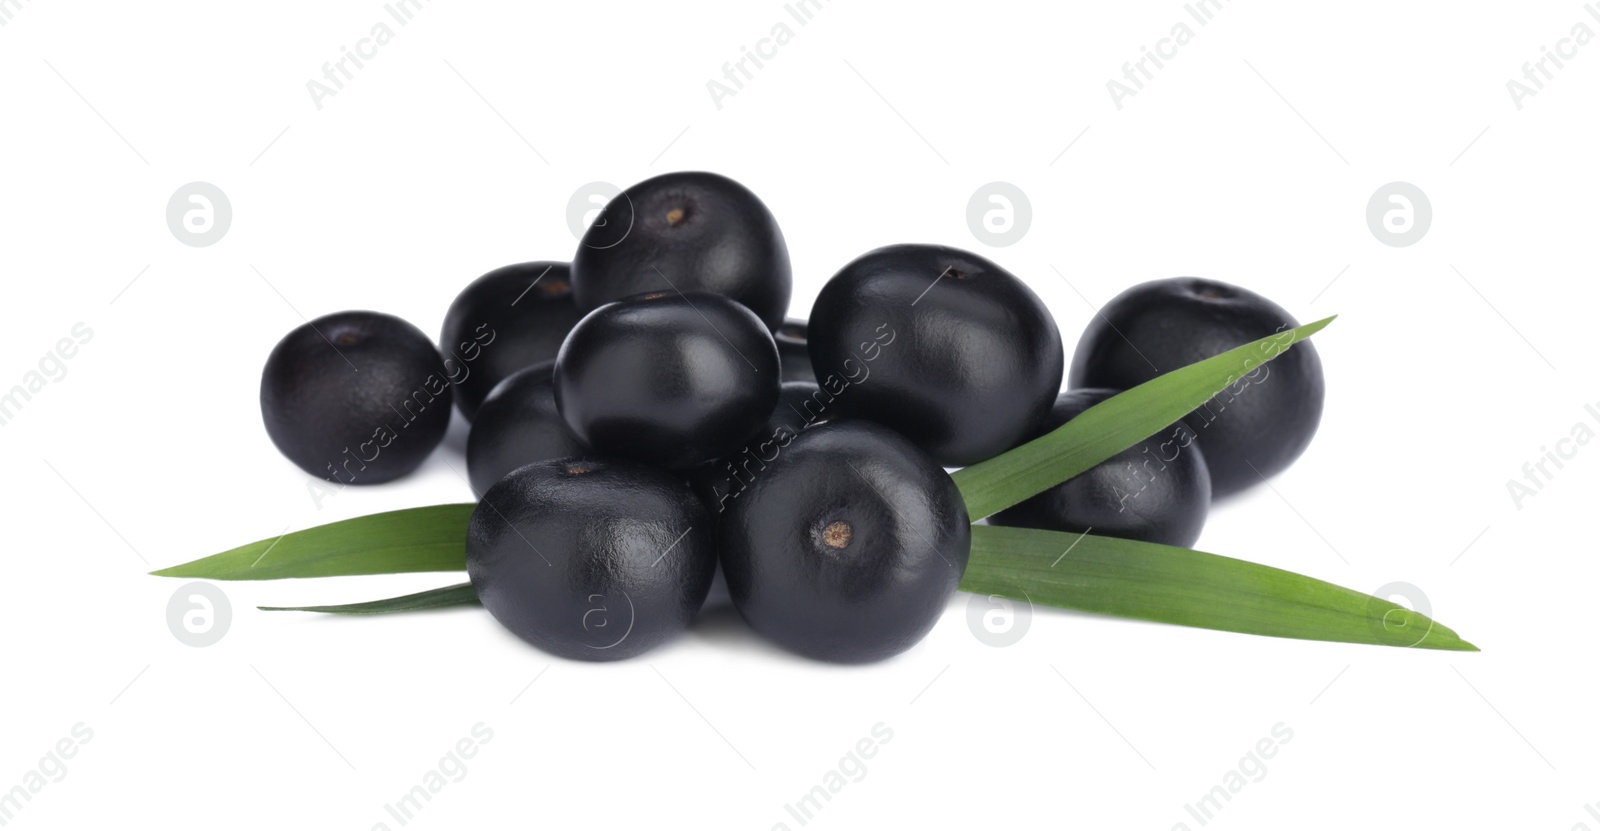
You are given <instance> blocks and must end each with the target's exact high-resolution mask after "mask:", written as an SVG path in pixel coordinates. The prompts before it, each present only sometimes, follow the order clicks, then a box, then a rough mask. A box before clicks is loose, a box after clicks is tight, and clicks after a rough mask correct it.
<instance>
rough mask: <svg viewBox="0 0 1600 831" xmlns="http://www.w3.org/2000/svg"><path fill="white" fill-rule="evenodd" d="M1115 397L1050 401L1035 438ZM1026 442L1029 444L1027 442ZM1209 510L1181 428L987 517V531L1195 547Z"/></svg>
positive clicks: (1207, 488) (1205, 487)
mask: <svg viewBox="0 0 1600 831" xmlns="http://www.w3.org/2000/svg"><path fill="white" fill-rule="evenodd" d="M1116 394H1117V390H1105V389H1076V390H1070V391H1068V392H1064V393H1062V394H1061V395H1060V397H1058V398H1057V399H1056V404H1055V406H1054V407H1051V408H1050V415H1049V417H1048V418H1046V419H1045V421H1044V424H1042V425H1040V429H1039V431H1038V434H1039V435H1041V436H1042V435H1044V434H1045V433H1048V432H1050V431H1051V430H1054V429H1056V428H1057V427H1060V426H1061V425H1063V424H1066V423H1067V422H1068V421H1071V420H1072V419H1073V418H1076V417H1077V416H1078V415H1080V414H1081V413H1082V412H1083V411H1084V410H1087V409H1089V408H1090V407H1092V406H1094V405H1096V404H1099V403H1100V402H1102V401H1104V400H1106V399H1107V398H1110V397H1112V396H1113V395H1116ZM1034 438H1037V436H1035V437H1034ZM1210 506H1211V474H1210V472H1209V471H1208V470H1207V468H1206V461H1205V454H1204V453H1202V452H1201V451H1200V445H1199V444H1198V443H1196V442H1195V436H1194V431H1192V430H1190V429H1189V428H1188V426H1187V425H1185V424H1184V423H1183V422H1181V421H1180V422H1178V423H1177V424H1174V425H1172V426H1171V427H1169V428H1167V429H1166V430H1163V431H1161V432H1160V433H1157V434H1156V435H1154V436H1151V437H1150V438H1148V439H1145V440H1144V441H1142V442H1140V443H1138V444H1136V445H1134V446H1133V447H1130V448H1128V449H1127V450H1124V451H1122V452H1121V453H1118V454H1117V455H1115V456H1112V457H1111V458H1109V459H1107V460H1105V461H1104V462H1101V463H1100V464H1098V465H1095V466H1094V467H1092V468H1090V469H1089V470H1086V471H1084V472H1083V473H1080V474H1078V475H1077V476H1074V477H1072V478H1071V479H1068V480H1067V481H1065V482H1062V483H1061V484H1059V485H1056V486H1054V487H1052V488H1050V489H1049V490H1046V491H1045V492H1043V493H1040V494H1037V495H1035V496H1032V497H1030V498H1028V499H1027V500H1025V501H1023V502H1021V503H1020V504H1017V505H1013V506H1012V507H1010V508H1007V509H1005V510H1003V511H1001V512H1000V513H998V514H995V515H994V516H993V517H990V518H989V522H990V523H992V524H994V525H1012V526H1017V527H1020V528H1043V529H1045V530H1047V531H1067V532H1071V533H1075V534H1081V533H1088V532H1090V530H1091V529H1093V533H1095V534H1101V535H1104V536H1108V537H1121V538H1123V539H1129V540H1142V541H1144V542H1154V543H1161V544H1163V545H1175V546H1178V547H1180V548H1188V547H1190V546H1192V545H1194V543H1195V541H1196V540H1198V539H1200V531H1201V529H1203V528H1204V527H1205V524H1206V513H1207V511H1208V510H1209V509H1210Z"/></svg>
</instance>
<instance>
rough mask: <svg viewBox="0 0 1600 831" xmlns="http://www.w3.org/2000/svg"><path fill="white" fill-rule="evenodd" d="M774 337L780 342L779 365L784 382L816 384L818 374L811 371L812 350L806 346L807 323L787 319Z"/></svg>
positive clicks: (797, 319) (796, 319)
mask: <svg viewBox="0 0 1600 831" xmlns="http://www.w3.org/2000/svg"><path fill="white" fill-rule="evenodd" d="M772 336H773V339H774V340H776V341H777V342H778V363H779V364H780V365H781V366H782V368H783V380H784V381H808V382H810V383H813V384H815V383H816V382H817V374H816V373H815V372H812V371H811V350H810V347H808V346H807V345H806V322H805V321H804V320H800V319H799V318H793V317H791V318H786V319H785V320H784V321H783V325H782V326H779V327H778V331H776V332H774V333H773V334H772Z"/></svg>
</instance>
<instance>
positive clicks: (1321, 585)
mask: <svg viewBox="0 0 1600 831" xmlns="http://www.w3.org/2000/svg"><path fill="white" fill-rule="evenodd" d="M961 588H962V590H964V591H969V592H975V593H978V594H995V595H1000V596H1003V597H1008V598H1011V599H1013V600H1027V601H1028V602H1030V603H1042V604H1045V605H1049V606H1060V607H1062V608H1067V609H1078V610H1080V611H1085V612H1097V613H1099V614H1104V615H1114V616H1117V617H1126V618H1136V619H1139V620H1151V621H1157V622H1160V623H1174V624H1178V625H1180V626H1196V627H1200V628H1203V629H1219V630H1222V631H1225V632H1243V633H1246V634H1251V635H1269V636H1272V637H1279V638H1299V639H1302V640H1317V641H1342V642H1346V643H1362V644H1376V645H1380V646H1414V647H1418V648H1422V649H1448V650H1456V651H1466V652H1476V651H1478V648H1477V647H1475V646H1473V645H1472V644H1470V643H1467V642H1466V641H1464V640H1462V639H1461V638H1460V637H1459V636H1458V635H1456V633H1455V632H1453V631H1451V630H1450V629H1448V628H1446V627H1444V626H1442V625H1440V624H1438V623H1435V622H1434V621H1432V620H1430V619H1428V618H1427V617H1426V616H1425V615H1422V614H1419V613H1417V612H1414V611H1411V610H1409V609H1406V608H1405V607H1404V606H1400V605H1397V604H1395V603H1391V602H1389V601H1388V600H1383V599H1381V598H1377V597H1372V596H1370V595H1365V594H1362V593H1360V592H1357V591H1352V590H1350V589H1346V588H1341V587H1339V586H1335V585H1333V584H1332V583H1325V582H1323V581H1321V580H1316V579H1313V578H1311V577H1305V576H1302V575H1299V574H1295V573H1293V572H1289V571H1284V570H1282V569H1277V568H1272V567H1270V566H1263V565H1257V564H1255V563H1248V562H1245V561H1243V560H1235V559H1232V558H1230V557H1222V556H1218V555H1216V554H1206V553H1204V552H1201V551H1191V550H1190V549H1187V548H1173V547H1171V546H1166V545H1155V544H1153V543H1144V542H1133V541H1131V540H1121V539H1114V538H1111V537H1097V536H1091V535H1078V534H1064V533H1060V532H1056V531H1036V530H1032V529H1027V528H1002V527H998V526H986V525H979V526H974V527H973V529H972V556H971V559H970V560H969V561H968V563H967V572H966V577H965V578H964V579H963V580H962V581H961Z"/></svg>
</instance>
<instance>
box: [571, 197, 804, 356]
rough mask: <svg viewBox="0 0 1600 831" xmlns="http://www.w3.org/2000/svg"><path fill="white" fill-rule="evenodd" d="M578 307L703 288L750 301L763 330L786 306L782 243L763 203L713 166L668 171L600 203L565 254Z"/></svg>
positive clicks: (787, 282)
mask: <svg viewBox="0 0 1600 831" xmlns="http://www.w3.org/2000/svg"><path fill="white" fill-rule="evenodd" d="M572 290H573V296H574V297H575V298H577V301H578V307H579V308H581V309H583V310H585V311H589V310H592V309H595V308H598V307H599V306H600V305H601V304H603V303H609V302H611V301H613V300H620V299H622V298H624V297H627V296H629V295H633V294H639V293H641V292H658V291H685V292H687V291H709V292H714V293H716V294H721V295H724V296H726V297H731V298H733V299H734V300H737V301H739V302H740V303H743V304H744V305H745V306H747V307H749V308H750V310H751V311H754V312H755V313H756V316H757V317H759V318H761V320H762V322H763V323H765V324H766V326H767V328H768V329H769V330H773V329H777V328H778V325H779V324H780V323H782V322H783V316H784V314H785V313H786V312H788V310H789V293H790V291H791V290H792V277H791V276H790V271H789V249H788V248H787V247H786V246H785V245H784V241H783V232H782V231H780V230H778V222H777V220H776V219H774V218H773V216H772V212H771V211H769V210H767V206H766V205H764V204H762V202H761V200H760V199H758V198H756V195H755V194H754V193H751V192H750V190H749V189H748V188H746V187H745V186H744V185H741V184H739V183H738V182H735V181H734V180H732V179H729V178H727V177H726V176H719V175H717V174H715V173H700V172H681V173H667V174H665V175H662V176H657V177H655V178H653V179H647V180H645V181H643V182H640V183H639V184H636V185H634V186H633V187H630V188H628V189H627V190H625V191H623V192H622V193H620V194H618V195H617V196H616V198H614V199H612V200H611V201H610V202H609V203H607V204H606V206H605V208H603V209H602V210H601V211H600V213H599V214H598V215H597V216H596V217H595V221H594V223H593V224H592V225H590V226H589V229H588V231H586V232H585V233H584V235H583V240H582V241H581V242H580V244H579V245H578V251H577V253H576V254H574V255H573V257H572Z"/></svg>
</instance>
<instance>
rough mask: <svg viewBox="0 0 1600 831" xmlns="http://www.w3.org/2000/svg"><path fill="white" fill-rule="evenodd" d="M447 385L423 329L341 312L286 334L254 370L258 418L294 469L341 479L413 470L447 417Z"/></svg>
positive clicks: (381, 478)
mask: <svg viewBox="0 0 1600 831" xmlns="http://www.w3.org/2000/svg"><path fill="white" fill-rule="evenodd" d="M451 394H452V393H451V384H450V381H449V376H448V374H447V372H446V370H445V367H444V362H443V361H442V360H441V359H440V357H439V351H438V350H437V349H435V348H434V346H433V342H432V341H430V340H428V336H427V335H425V334H423V333H422V330H421V329H418V328H417V327H415V326H412V325H411V324H409V323H407V322H405V321H404V320H401V319H400V318H398V317H395V316H393V315H386V314H381V313H379V312H339V313H337V314H331V315H327V316H325V317H319V318H317V319H316V320H313V321H311V322H309V323H306V324H305V325H303V326H300V327H297V328H296V329H295V330H294V331H292V332H290V333H289V334H287V335H285V336H284V338H283V340H281V341H279V342H278V345H277V346H275V347H273V349H272V354H271V355H269V356H268V357H267V365H266V367H265V368H264V369H263V370H262V371H261V418H262V420H263V421H264V422H265V423H266V426H267V435H268V436H270V437H272V443H273V444H275V445H277V446H278V450H279V451H281V452H282V453H283V455H284V456H286V457H288V459H289V461H291V462H294V463H295V464H296V465H299V466H300V469H301V470H304V471H306V472H307V473H310V474H311V475H313V476H319V477H322V478H324V479H329V480H333V481H337V482H342V483H344V484H347V485H371V484H377V483H379V482H388V481H390V480H391V479H396V478H399V477H401V476H404V475H406V474H407V473H410V472H411V471H413V470H416V469H417V468H418V467H419V466H420V465H421V464H422V461H423V460H424V459H426V458H427V457H428V454H429V453H431V452H433V448H435V447H437V446H438V444H439V441H440V440H441V439H443V438H444V432H445V428H446V427H447V426H449V424H450V401H451Z"/></svg>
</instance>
